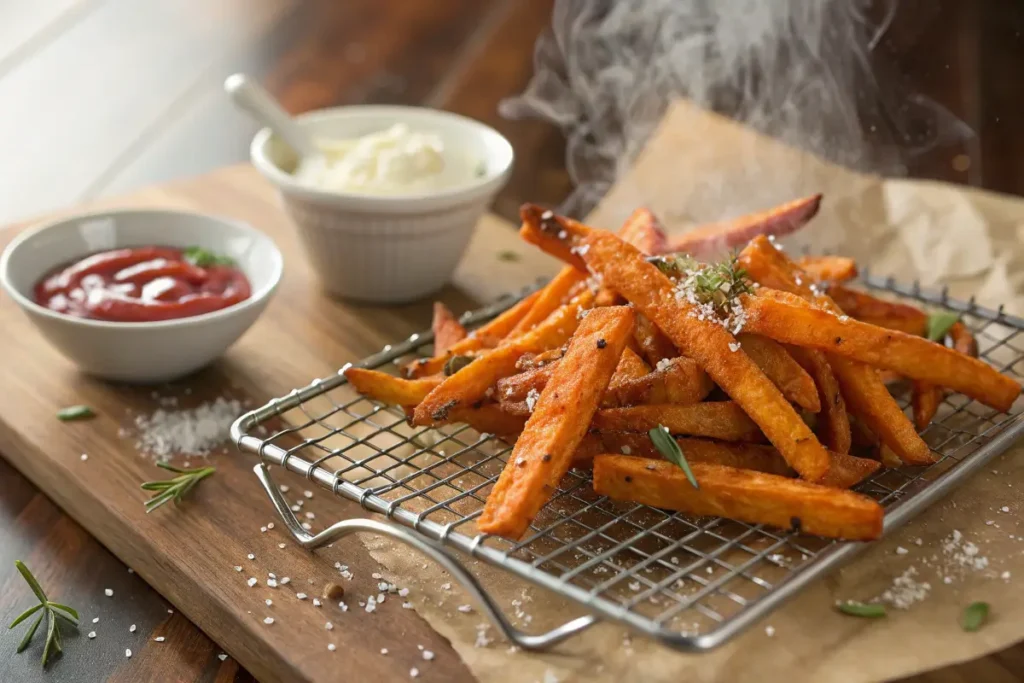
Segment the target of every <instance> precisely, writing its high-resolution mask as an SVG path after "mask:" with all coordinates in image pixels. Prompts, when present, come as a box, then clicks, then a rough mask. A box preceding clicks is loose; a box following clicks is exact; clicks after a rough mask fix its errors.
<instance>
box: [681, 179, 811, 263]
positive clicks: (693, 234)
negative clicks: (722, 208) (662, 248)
mask: <svg viewBox="0 0 1024 683" xmlns="http://www.w3.org/2000/svg"><path fill="white" fill-rule="evenodd" d="M820 206H821V195H820V194H816V195H813V196H811V197H804V198H803V199H796V200H793V201H791V202H787V203H785V204H781V205H779V206H776V207H774V208H771V209H768V210H767V211H763V212H760V213H752V214H748V215H746V216H740V217H739V218H735V219H733V220H731V221H727V222H724V223H711V224H709V225H703V226H699V227H697V228H694V229H693V230H691V231H689V232H687V233H685V234H682V235H673V236H671V237H670V238H669V251H679V252H685V253H687V254H690V255H692V256H696V257H698V258H700V257H704V256H709V255H713V254H715V253H716V252H718V251H722V250H724V249H728V248H730V247H738V246H740V245H743V244H745V243H746V242H747V241H748V240H750V239H752V238H754V237H756V236H758V235H773V236H780V235H788V234H789V233H791V232H795V231H796V230H799V229H800V228H801V227H803V226H804V225H805V224H806V223H807V222H808V221H809V220H811V219H812V218H814V216H815V214H817V213H818V208H819V207H820Z"/></svg>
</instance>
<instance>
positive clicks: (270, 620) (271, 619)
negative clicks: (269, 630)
mask: <svg viewBox="0 0 1024 683" xmlns="http://www.w3.org/2000/svg"><path fill="white" fill-rule="evenodd" d="M263 623H264V624H266V625H267V626H270V625H271V624H273V623H274V617H266V618H264V619H263Z"/></svg>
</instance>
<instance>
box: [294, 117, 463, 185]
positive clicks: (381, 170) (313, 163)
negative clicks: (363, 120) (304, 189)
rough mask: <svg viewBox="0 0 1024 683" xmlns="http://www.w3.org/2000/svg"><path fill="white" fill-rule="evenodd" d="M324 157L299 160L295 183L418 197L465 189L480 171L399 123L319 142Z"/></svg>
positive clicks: (428, 135) (434, 137)
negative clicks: (357, 135)
mask: <svg viewBox="0 0 1024 683" xmlns="http://www.w3.org/2000/svg"><path fill="white" fill-rule="evenodd" d="M317 146H318V147H320V148H321V150H323V153H324V154H323V156H322V157H316V158H312V159H303V160H302V162H301V163H300V164H299V167H298V168H297V169H295V173H294V176H295V179H296V180H298V181H299V182H300V183H302V184H303V185H306V186H309V187H313V188H316V189H319V190H327V191H329V192H331V191H333V192H357V193H360V194H375V195H403V194H421V193H426V192H432V191H437V190H444V189H448V188H452V187H457V186H459V185H464V184H466V183H468V182H469V181H471V180H472V179H473V178H475V177H477V176H478V175H480V174H481V173H482V168H481V166H480V164H478V163H473V161H472V160H471V159H469V158H468V157H467V156H466V155H459V154H452V153H451V150H445V148H444V143H443V142H442V140H441V138H440V137H439V136H437V135H434V134H431V133H418V132H414V131H412V130H410V129H409V127H408V126H407V125H405V124H403V123H398V124H395V125H394V126H392V127H391V128H388V129H387V130H384V131H381V132H379V133H371V134H369V135H364V136H363V137H360V138H355V139H353V140H318V141H317Z"/></svg>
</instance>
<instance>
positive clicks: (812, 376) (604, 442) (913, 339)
mask: <svg viewBox="0 0 1024 683" xmlns="http://www.w3.org/2000/svg"><path fill="white" fill-rule="evenodd" d="M820 199H821V198H820V196H816V197H810V198H807V199H802V200H797V201H795V202H791V203H789V204H786V205H783V206H781V207H778V208H777V209H774V210H771V211H768V212H765V213H762V214H756V215H751V216H745V217H743V218H740V219H737V220H736V221H733V222H731V223H726V224H716V225H710V226H704V227H702V228H699V229H697V230H694V231H692V232H689V233H687V234H685V235H682V236H679V237H676V238H674V239H669V238H668V237H667V236H666V234H665V232H664V231H663V230H662V228H661V227H660V226H659V224H658V222H657V220H656V219H655V217H654V216H653V215H652V214H651V213H650V212H649V211H647V210H644V209H641V210H638V211H636V212H634V214H633V215H632V216H631V217H630V219H629V220H628V221H627V222H626V224H625V225H624V226H623V227H622V228H621V230H619V232H618V233H617V234H613V233H611V232H607V231H603V230H597V229H594V228H590V227H587V226H586V225H583V224H581V223H578V222H576V221H573V220H571V219H568V218H563V217H561V216H557V215H554V214H553V213H552V212H550V211H544V210H542V209H541V208H539V207H536V206H532V205H526V206H524V207H523V209H522V219H523V226H522V230H521V235H522V237H523V239H525V240H526V241H527V242H530V243H532V244H535V245H537V246H538V247H540V248H541V249H543V250H544V251H546V252H548V253H550V254H552V255H554V256H556V257H558V258H560V259H561V260H562V261H564V262H565V263H566V266H565V267H564V269H563V270H562V271H561V272H560V273H559V274H558V275H557V276H556V277H555V278H554V279H552V280H551V281H550V282H549V283H548V284H547V285H546V286H545V287H544V288H542V289H541V290H540V291H538V292H536V293H534V294H532V295H531V296H528V297H526V298H525V299H523V300H522V301H521V302H519V303H518V304H516V305H515V306H513V307H512V308H510V309H508V310H507V311H505V312H504V313H502V314H501V315H499V316H498V317H496V318H494V319H493V320H491V321H490V322H488V323H487V324H485V325H483V326H482V327H480V328H479V329H477V330H475V331H474V332H472V333H467V331H466V330H465V329H464V328H463V326H462V325H461V324H460V323H459V322H458V320H457V319H456V318H455V316H454V315H452V313H451V312H450V311H449V310H448V309H447V308H445V307H444V305H442V304H440V303H439V304H435V309H434V326H433V327H434V334H435V338H434V344H435V355H434V356H433V357H432V358H426V359H422V360H418V361H414V362H413V363H411V364H410V365H408V366H407V367H406V368H405V377H402V378H399V377H394V376H392V375H389V374H387V373H383V372H378V371H374V370H366V369H362V368H350V369H349V370H348V371H347V372H346V373H345V374H346V377H347V378H348V380H349V382H350V383H351V384H352V385H353V386H354V387H355V388H356V389H357V390H358V391H359V392H361V393H362V394H364V395H365V396H367V397H370V398H372V399H375V400H377V401H381V402H383V403H387V404H392V405H397V406H401V407H403V408H404V409H405V411H406V413H407V415H408V416H409V419H410V420H411V422H412V423H413V424H416V425H439V424H445V423H451V422H462V423H468V424H469V425H471V426H473V427H474V428H475V429H477V430H478V431H480V432H486V433H492V434H496V435H498V436H500V437H502V438H504V439H506V440H508V441H509V442H510V443H512V442H514V443H515V446H514V448H513V450H512V453H511V455H510V456H509V458H508V461H507V463H506V465H505V468H504V470H503V472H502V473H501V476H500V477H499V478H498V480H497V482H496V483H495V485H494V487H493V489H492V491H491V493H490V494H489V496H488V498H487V503H486V505H485V507H484V510H483V512H482V514H481V516H480V518H479V519H478V522H477V526H478V528H479V530H480V531H482V532H485V533H491V534H498V535H501V536H505V537H507V538H511V539H517V538H519V537H521V536H522V535H523V534H524V533H525V532H526V531H527V529H528V528H529V526H530V523H531V522H532V520H533V519H534V517H535V516H536V515H537V513H538V512H539V511H540V509H541V508H542V507H543V506H544V504H545V503H546V502H547V501H548V500H549V499H550V497H551V496H552V494H553V493H554V491H555V489H556V487H557V485H558V483H559V481H560V480H561V479H562V477H563V476H564V475H565V474H566V473H567V472H568V470H569V469H570V468H571V467H592V468H593V486H594V490H595V491H596V492H597V493H599V494H603V495H607V496H609V497H611V498H613V499H617V500H628V501H637V502H641V503H645V504H647V505H652V506H655V507H660V508H667V509H671V510H679V511H682V512H685V513H689V514H695V515H719V516H722V517H728V518H731V519H736V520H740V521H744V522H749V523H764V524H769V525H773V526H776V527H782V528H792V529H796V530H799V531H803V532H806V533H810V534H818V535H821V536H828V537H835V538H846V539H857V540H867V539H873V538H877V537H878V536H879V535H880V534H881V531H882V517H883V512H882V508H881V507H880V506H879V505H878V503H876V502H875V501H874V500H872V499H871V498H868V497H867V496H864V495H861V494H858V493H855V492H853V491H849V490H848V489H849V488H850V487H852V486H854V485H855V484H857V483H858V482H860V481H862V480H863V479H865V478H867V477H869V476H870V475H872V474H873V473H874V472H876V471H877V470H878V469H879V468H881V467H883V466H885V467H898V466H901V465H927V464H928V463H931V462H933V460H934V456H933V454H932V452H931V450H930V449H929V448H928V446H927V445H926V444H925V443H924V441H923V440H922V439H921V437H920V436H919V435H918V430H921V429H924V428H925V427H926V426H927V425H928V424H929V422H930V421H931V420H932V418H933V417H934V416H935V414H936V411H937V409H938V407H939V405H940V403H941V402H942V400H943V397H944V392H945V391H947V390H951V391H956V392H960V393H962V394H965V395H966V396H969V397H971V398H973V399H975V400H977V401H980V402H981V403H983V404H985V405H987V406H991V407H993V408H995V409H997V410H1000V411H1007V410H1009V408H1010V406H1011V405H1012V404H1013V402H1014V401H1015V400H1016V398H1017V396H1018V394H1019V393H1020V389H1021V387H1020V386H1019V385H1018V384H1017V383H1016V382H1015V381H1013V380H1012V379H1011V378H1009V377H1007V376H1005V375H1003V374H1001V373H999V372H998V371H996V370H995V369H994V368H992V367H990V366H988V365H987V364H985V363H983V362H981V361H979V360H978V359H977V358H976V356H977V346H976V344H975V341H974V339H973V337H972V336H971V334H970V331H969V330H968V329H967V328H966V327H965V326H964V325H963V324H961V323H960V322H959V321H957V320H956V316H954V315H951V314H949V313H948V312H939V313H932V314H929V313H926V312H924V311H922V310H919V309H917V308H914V307H911V306H907V305H903V304H896V303H892V302H888V301H884V300H881V299H878V298H875V297H873V296H870V295H868V294H865V293H862V292H858V291H855V290H852V289H849V288H847V287H845V286H844V285H843V283H844V282H846V281H848V280H851V279H853V278H854V277H855V276H856V275H857V267H856V264H855V263H854V262H853V261H852V260H850V259H847V258H842V257H817V258H803V259H800V260H793V259H791V258H790V257H788V256H787V255H786V254H785V252H784V251H782V250H781V249H779V248H777V247H776V245H775V243H774V241H773V236H774V235H779V234H785V233H787V232H791V231H793V230H795V229H798V228H799V227H801V226H802V225H803V224H805V223H806V222H807V221H808V220H810V218H811V217H813V216H814V214H815V212H816V211H817V207H818V203H819V202H820ZM748 240H749V241H748ZM723 246H724V247H734V248H740V247H742V248H741V250H740V251H739V252H738V254H737V255H736V256H734V257H733V258H731V259H729V260H726V261H724V262H721V263H714V264H707V263H701V262H699V261H696V260H694V258H692V257H693V256H699V257H700V256H706V255H707V254H709V253H711V252H713V251H714V250H716V249H720V248H721V247H723ZM903 380H909V381H910V382H911V387H912V406H913V422H911V420H910V419H909V418H908V417H907V416H906V415H905V414H904V412H903V410H901V409H900V407H899V405H898V404H897V403H896V401H895V399H894V398H893V396H892V394H891V393H890V391H889V389H888V388H887V383H888V382H892V381H903ZM854 453H856V455H855V454H854Z"/></svg>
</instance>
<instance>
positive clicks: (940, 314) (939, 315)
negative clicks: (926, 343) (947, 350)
mask: <svg viewBox="0 0 1024 683" xmlns="http://www.w3.org/2000/svg"><path fill="white" fill-rule="evenodd" d="M959 319H960V314H959V313H953V312H951V311H936V312H934V313H932V314H931V315H929V316H928V325H927V327H926V328H925V335H924V336H926V337H927V338H928V339H930V340H931V341H933V342H941V341H942V340H944V339H945V338H946V333H947V332H949V328H951V327H953V324H954V323H956V321H957V320H959Z"/></svg>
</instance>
